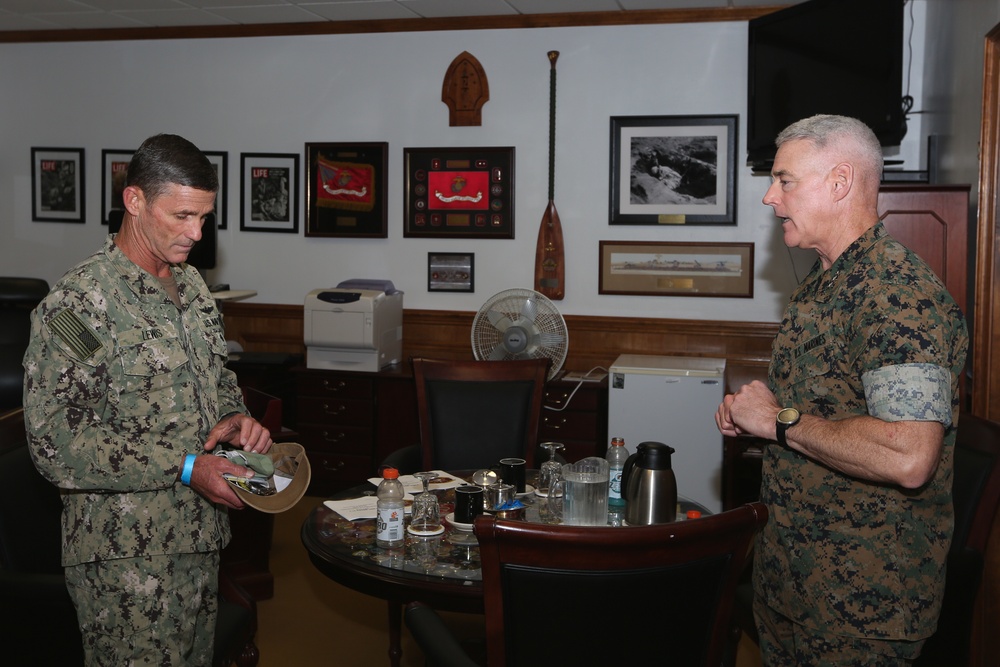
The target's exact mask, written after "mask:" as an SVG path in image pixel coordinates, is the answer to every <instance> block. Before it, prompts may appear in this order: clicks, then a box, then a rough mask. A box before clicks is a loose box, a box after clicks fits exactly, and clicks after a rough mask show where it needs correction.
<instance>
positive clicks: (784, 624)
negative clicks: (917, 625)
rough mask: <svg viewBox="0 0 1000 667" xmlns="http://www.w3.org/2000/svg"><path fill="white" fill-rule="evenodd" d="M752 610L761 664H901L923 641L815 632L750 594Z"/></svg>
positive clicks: (894, 666)
mask: <svg viewBox="0 0 1000 667" xmlns="http://www.w3.org/2000/svg"><path fill="white" fill-rule="evenodd" d="M753 614H754V619H755V621H756V626H757V635H758V639H759V643H760V654H761V662H762V664H763V665H764V667H905V666H907V665H912V664H913V661H914V660H915V659H916V658H917V657H918V656H919V655H920V649H921V648H923V645H924V641H923V640H919V641H883V640H877V639H866V638H861V637H842V636H840V635H834V634H828V633H822V632H817V631H815V630H813V629H812V628H807V627H806V626H804V625H801V624H799V623H795V622H793V621H792V620H791V619H789V618H788V617H786V616H784V615H783V614H781V613H779V612H777V611H775V610H774V609H772V608H770V607H768V606H767V605H766V604H764V603H763V602H762V601H761V600H760V599H759V598H757V597H756V596H755V597H754V601H753Z"/></svg>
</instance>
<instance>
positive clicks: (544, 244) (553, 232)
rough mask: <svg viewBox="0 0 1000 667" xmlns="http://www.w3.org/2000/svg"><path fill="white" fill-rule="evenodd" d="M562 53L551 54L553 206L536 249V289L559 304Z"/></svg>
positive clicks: (562, 289)
mask: <svg viewBox="0 0 1000 667" xmlns="http://www.w3.org/2000/svg"><path fill="white" fill-rule="evenodd" d="M558 59H559V52H558V51H549V63H550V64H551V66H552V69H551V71H550V73H549V204H548V206H546V207H545V214H544V215H543V216H542V224H541V226H540V227H539V228H538V243H537V245H536V246H535V290H537V291H538V292H541V293H542V294H544V295H545V296H547V297H548V298H550V299H552V300H555V301H558V300H560V299H562V298H563V296H565V294H566V284H565V283H566V262H565V261H564V259H563V234H562V224H561V223H560V222H559V213H558V212H557V211H556V202H555V172H556V60H558Z"/></svg>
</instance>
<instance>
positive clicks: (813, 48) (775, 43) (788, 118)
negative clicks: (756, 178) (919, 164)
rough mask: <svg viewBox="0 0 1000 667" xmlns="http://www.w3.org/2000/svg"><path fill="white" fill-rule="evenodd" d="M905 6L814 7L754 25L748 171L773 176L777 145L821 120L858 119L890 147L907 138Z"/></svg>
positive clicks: (818, 2) (861, 0) (816, 0)
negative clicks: (798, 126) (795, 127)
mask: <svg viewBox="0 0 1000 667" xmlns="http://www.w3.org/2000/svg"><path fill="white" fill-rule="evenodd" d="M903 4H904V0H807V1H806V2H803V3H801V4H798V5H793V6H791V7H787V8H785V9H781V10H779V11H776V12H773V13H771V14H766V15H764V16H760V17H757V18H755V19H751V20H750V21H749V80H748V85H747V164H748V165H750V166H751V167H753V169H754V171H770V169H771V164H772V163H773V161H774V154H775V150H776V149H775V147H774V138H775V137H776V136H777V134H778V133H779V132H780V131H781V130H783V129H784V128H785V127H787V126H788V125H790V124H791V123H793V122H795V121H797V120H800V119H802V118H806V117H808V116H812V115H815V114H819V113H829V114H840V115H844V116H853V117H854V118H858V119H859V120H862V121H864V122H865V123H866V124H867V125H868V126H869V127H871V128H872V130H874V132H875V135H876V136H877V137H878V139H879V142H880V143H881V144H882V145H883V146H898V145H899V143H900V142H901V141H902V139H903V135H904V134H905V133H906V115H905V111H904V107H903Z"/></svg>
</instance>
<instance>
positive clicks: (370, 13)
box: [299, 0, 418, 21]
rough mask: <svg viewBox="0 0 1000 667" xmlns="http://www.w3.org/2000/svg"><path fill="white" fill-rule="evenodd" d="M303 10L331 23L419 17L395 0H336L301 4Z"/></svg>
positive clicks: (404, 4)
mask: <svg viewBox="0 0 1000 667" xmlns="http://www.w3.org/2000/svg"><path fill="white" fill-rule="evenodd" d="M299 4H300V5H301V6H302V7H303V8H305V9H308V10H309V11H311V12H313V13H314V14H318V15H319V16H322V17H323V18H325V19H328V20H330V21H378V20H383V19H413V18H418V15H417V14H415V13H414V12H413V11H411V10H409V9H407V8H406V3H401V2H395V0H361V1H358V0H336V1H335V2H317V3H306V2H302V3H299Z"/></svg>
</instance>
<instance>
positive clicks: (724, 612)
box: [404, 503, 768, 667]
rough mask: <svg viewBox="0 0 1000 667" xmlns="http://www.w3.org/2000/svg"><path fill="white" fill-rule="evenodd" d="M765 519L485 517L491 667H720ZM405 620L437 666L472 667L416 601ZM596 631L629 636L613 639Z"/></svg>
mask: <svg viewBox="0 0 1000 667" xmlns="http://www.w3.org/2000/svg"><path fill="white" fill-rule="evenodd" d="M767 516H768V515H767V508H766V507H765V506H764V505H763V504H762V503H751V504H748V505H744V506H742V507H738V508H736V509H732V510H729V511H727V512H723V513H721V514H715V515H711V516H708V517H705V518H702V519H697V520H690V521H682V522H677V523H668V524H658V525H652V526H634V527H627V528H610V527H608V528H605V527H599V528H598V527H587V526H564V525H556V526H552V525H546V524H535V523H526V522H522V521H507V520H503V519H497V518H495V517H493V516H489V515H481V516H479V517H477V518H476V522H475V528H474V530H475V533H476V537H477V538H478V539H479V545H480V558H481V560H482V570H483V598H484V606H485V610H486V651H487V662H488V664H489V665H490V667H499V666H503V665H633V664H643V663H646V664H665V663H669V664H675V665H705V666H708V665H711V666H712V667H716V666H717V665H719V664H720V661H721V659H722V655H723V651H724V645H725V642H726V637H727V635H728V632H729V628H730V624H729V615H730V611H731V609H732V600H733V591H734V589H735V587H736V583H737V580H738V578H739V575H740V573H741V572H742V571H743V565H744V563H745V561H746V558H747V556H748V554H749V551H750V545H751V541H752V539H753V536H754V535H755V534H756V533H757V532H758V531H759V530H760V529H761V528H762V527H763V526H764V524H765V523H766V522H767ZM404 618H405V621H406V624H407V627H408V628H409V629H410V632H411V634H412V635H413V636H414V638H415V639H416V641H417V643H418V644H419V645H420V647H421V649H422V650H423V651H424V653H425V655H426V656H427V657H428V659H429V660H431V661H433V662H434V664H435V665H438V664H441V665H463V666H465V665H472V664H475V663H474V662H472V661H471V660H470V659H469V658H468V656H467V655H466V654H464V652H463V651H462V650H461V647H460V646H459V645H458V643H457V642H456V641H455V638H454V635H452V634H451V633H450V632H448V630H447V627H446V626H445V624H444V623H443V621H442V620H441V617H440V616H438V615H437V614H436V613H435V612H434V611H433V610H432V609H430V608H429V607H427V606H425V605H423V604H421V603H419V602H414V603H410V604H409V605H407V608H406V612H405V616H404ZM595 623H596V624H597V625H595ZM602 624H603V625H602ZM598 626H600V627H606V628H612V627H619V628H621V629H622V632H621V633H620V634H619V635H618V636H617V637H615V638H614V639H611V638H610V637H608V636H607V635H606V633H603V632H597V633H594V632H593V629H594V628H596V627H598ZM588 633H589V634H588Z"/></svg>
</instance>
